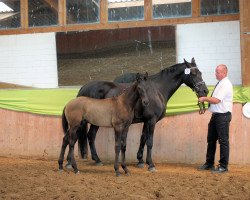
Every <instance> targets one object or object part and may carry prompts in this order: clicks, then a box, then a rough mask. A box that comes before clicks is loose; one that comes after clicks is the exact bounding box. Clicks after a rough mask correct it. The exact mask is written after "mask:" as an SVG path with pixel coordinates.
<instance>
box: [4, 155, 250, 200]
mask: <svg viewBox="0 0 250 200" xmlns="http://www.w3.org/2000/svg"><path fill="white" fill-rule="evenodd" d="M77 162H78V167H79V170H80V174H77V175H76V174H74V173H73V172H72V171H70V170H65V171H64V172H62V173H60V172H58V170H57V167H58V166H57V161H55V160H35V159H19V158H3V157H0V199H36V200H39V199H88V200H89V199H102V200H105V199H109V200H110V199H209V200H211V199H239V200H243V199H250V166H235V165H231V166H230V171H229V172H228V173H226V174H212V173H211V172H208V171H206V172H200V171H197V170H196V167H197V165H179V164H157V165H156V167H157V172H156V173H151V172H148V171H147V169H146V168H144V169H138V168H136V167H135V164H130V165H129V169H130V171H131V176H125V175H124V174H123V175H122V176H121V177H118V178H117V177H115V173H114V170H113V164H108V163H104V166H94V165H93V162H92V161H90V160H88V161H83V160H77Z"/></svg>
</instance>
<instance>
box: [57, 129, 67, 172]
mask: <svg viewBox="0 0 250 200" xmlns="http://www.w3.org/2000/svg"><path fill="white" fill-rule="evenodd" d="M68 144H69V138H68V132H67V133H66V134H65V135H64V137H63V143H62V147H61V153H60V156H59V159H58V165H59V170H62V169H63V159H64V154H65V149H66V147H67V145H68Z"/></svg>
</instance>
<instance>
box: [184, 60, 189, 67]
mask: <svg viewBox="0 0 250 200" xmlns="http://www.w3.org/2000/svg"><path fill="white" fill-rule="evenodd" d="M184 63H185V64H186V65H187V67H190V66H189V63H188V62H187V61H186V59H185V58H184Z"/></svg>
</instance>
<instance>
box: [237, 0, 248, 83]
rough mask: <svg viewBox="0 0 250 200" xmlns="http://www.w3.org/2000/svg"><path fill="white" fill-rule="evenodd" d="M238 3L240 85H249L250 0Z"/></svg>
mask: <svg viewBox="0 0 250 200" xmlns="http://www.w3.org/2000/svg"><path fill="white" fill-rule="evenodd" d="M239 3H240V43H241V77H242V85H243V86H250V76H249V74H250V23H249V22H250V12H249V9H250V1H249V0H240V1H239Z"/></svg>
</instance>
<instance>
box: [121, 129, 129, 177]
mask: <svg viewBox="0 0 250 200" xmlns="http://www.w3.org/2000/svg"><path fill="white" fill-rule="evenodd" d="M127 135H128V128H126V129H125V130H124V131H123V133H122V138H121V150H122V151H121V157H122V164H121V166H122V168H123V170H124V171H125V174H126V175H130V172H129V170H128V168H127V165H126V156H125V153H126V146H127Z"/></svg>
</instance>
